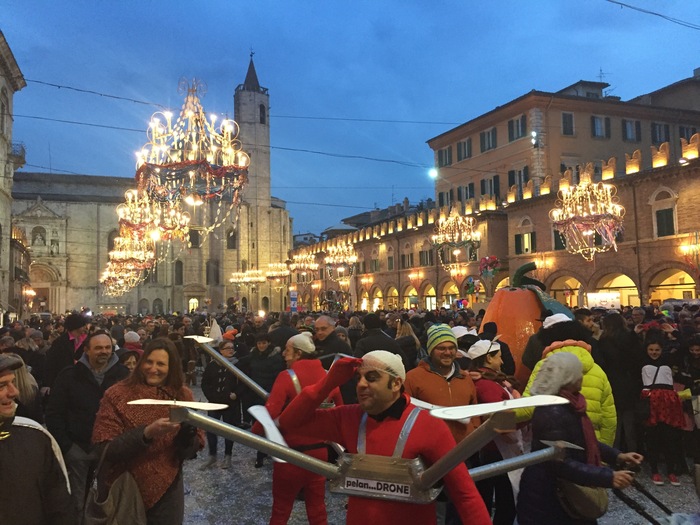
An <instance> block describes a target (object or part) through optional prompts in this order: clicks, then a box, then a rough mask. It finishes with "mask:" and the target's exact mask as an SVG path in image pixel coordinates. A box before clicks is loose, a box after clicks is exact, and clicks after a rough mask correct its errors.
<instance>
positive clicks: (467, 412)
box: [430, 395, 569, 420]
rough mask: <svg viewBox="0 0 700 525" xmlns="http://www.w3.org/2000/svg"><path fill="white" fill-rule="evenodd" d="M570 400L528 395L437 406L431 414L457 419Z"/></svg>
mask: <svg viewBox="0 0 700 525" xmlns="http://www.w3.org/2000/svg"><path fill="white" fill-rule="evenodd" d="M568 402H569V401H568V400H566V399H564V398H563V397H559V396H545V395H541V396H527V397H521V398H518V399H509V400H507V401H498V402H496V403H480V404H478V405H464V406H458V407H444V408H435V409H433V410H431V411H430V415H431V416H434V417H437V418H440V419H449V420H457V419H464V418H467V417H476V416H483V415H485V414H493V413H494V412H500V411H502V410H515V409H516V408H529V407H541V406H549V405H564V404H566V403H568Z"/></svg>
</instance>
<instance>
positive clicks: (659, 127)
mask: <svg viewBox="0 0 700 525" xmlns="http://www.w3.org/2000/svg"><path fill="white" fill-rule="evenodd" d="M668 137H669V128H668V124H660V123H658V122H652V123H651V142H652V144H661V143H662V142H668Z"/></svg>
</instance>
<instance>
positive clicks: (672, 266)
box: [295, 70, 700, 309]
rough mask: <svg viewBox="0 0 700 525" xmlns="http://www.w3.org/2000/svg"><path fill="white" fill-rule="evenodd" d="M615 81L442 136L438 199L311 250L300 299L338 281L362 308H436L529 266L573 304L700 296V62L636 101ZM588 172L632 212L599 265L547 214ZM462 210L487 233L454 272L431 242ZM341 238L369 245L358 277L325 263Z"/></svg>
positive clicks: (474, 297)
mask: <svg viewBox="0 0 700 525" xmlns="http://www.w3.org/2000/svg"><path fill="white" fill-rule="evenodd" d="M606 87H607V84H603V83H598V82H585V81H581V82H578V83H576V84H574V85H572V86H570V87H568V88H565V89H563V90H561V91H560V92H557V93H545V92H539V91H531V92H530V93H528V94H526V95H524V96H522V97H520V98H518V99H515V100H513V101H511V102H509V103H507V104H504V105H502V106H499V107H498V108H496V109H494V110H493V111H490V112H488V113H486V114H484V115H481V116H479V117H477V118H475V119H473V120H471V121H469V122H467V123H465V124H462V125H460V126H457V127H456V128H454V129H452V130H449V131H447V132H446V133H443V134H441V135H439V136H437V137H435V138H433V139H430V140H429V141H428V144H429V146H430V147H431V148H432V149H433V151H434V153H435V165H436V169H437V174H438V176H437V178H436V182H435V194H436V207H435V208H430V207H426V208H425V209H422V210H421V209H413V208H411V209H409V210H407V211H406V212H405V213H403V214H402V215H396V216H395V217H389V218H387V219H383V220H379V221H375V222H372V221H369V222H368V223H367V224H365V225H362V226H360V227H359V228H358V230H357V231H355V232H352V233H346V234H343V235H338V236H337V237H334V238H332V239H329V240H327V241H323V242H320V243H317V244H316V245H313V246H310V247H301V248H299V249H298V250H297V252H298V253H309V254H314V255H315V256H316V260H317V262H318V263H319V264H321V268H320V269H319V270H318V271H317V272H316V273H315V275H314V276H313V277H314V280H312V281H309V280H308V277H307V278H306V280H307V281H308V282H304V283H303V285H302V286H301V288H300V289H301V292H300V297H301V299H300V301H302V303H303V304H305V305H307V307H310V308H319V307H322V306H323V302H324V298H325V297H326V296H328V295H329V290H340V291H344V290H343V289H344V288H345V289H347V292H348V294H349V296H350V301H349V302H350V305H351V307H352V308H361V309H377V308H395V307H403V308H411V307H415V306H420V307H423V308H425V307H427V308H434V307H435V306H440V305H443V304H451V303H452V302H453V301H455V300H456V299H461V298H468V299H469V302H470V303H471V304H482V303H483V302H484V300H485V298H487V297H488V296H490V295H491V294H492V293H493V291H494V290H495V289H497V288H498V287H500V286H506V285H508V284H509V282H510V277H511V276H512V275H513V273H514V271H515V270H516V269H517V268H518V267H520V266H521V265H522V264H525V263H527V262H535V263H536V264H537V266H538V270H537V271H536V272H535V274H536V275H535V277H537V278H539V279H540V280H541V281H543V282H544V283H545V285H546V286H547V288H548V289H549V290H550V292H551V293H552V294H553V295H554V296H555V297H556V298H557V299H558V300H559V301H561V302H562V303H565V304H568V305H570V306H572V307H573V306H583V305H590V306H592V305H593V303H594V302H595V301H598V300H602V299H600V298H601V297H608V298H613V299H610V300H611V301H617V302H618V303H619V304H615V306H619V305H638V304H647V303H649V302H650V301H657V302H662V301H664V300H667V299H671V298H675V299H680V300H689V299H696V298H698V293H699V290H700V289H699V287H698V280H699V275H698V259H697V255H696V254H697V250H698V249H700V243H699V242H698V229H699V228H700V211H699V210H698V208H697V206H696V202H697V199H698V197H700V183H698V179H697V177H698V175H699V174H700V173H699V172H700V166H699V165H698V160H697V157H698V147H699V146H698V144H699V142H700V135H699V134H698V133H697V132H698V130H700V111H698V107H697V100H698V99H700V70H696V71H695V74H694V76H693V77H691V78H689V79H685V80H682V81H680V82H677V83H675V84H673V85H671V86H667V87H666V88H663V89H661V90H658V91H656V92H654V93H652V94H648V95H643V96H640V97H637V98H635V99H632V100H630V101H626V102H623V101H621V100H620V99H619V98H616V97H606V96H605V94H604V91H603V90H604V89H605V88H606ZM533 132H534V133H533ZM584 171H586V172H589V173H590V175H591V178H592V179H593V181H601V180H605V182H607V183H613V184H615V186H616V187H617V196H618V197H619V201H620V204H621V205H622V206H624V208H625V209H626V215H625V218H624V232H623V233H622V235H621V236H620V237H619V238H618V242H617V251H615V250H610V251H608V252H606V253H601V254H599V255H596V256H595V258H594V260H593V261H592V262H587V261H586V260H584V259H583V258H582V257H581V256H580V255H573V254H570V253H568V252H567V251H566V249H565V246H564V244H563V242H562V239H561V237H560V236H559V234H558V232H557V231H556V230H555V229H554V227H553V225H552V222H551V221H550V218H549V211H550V210H551V209H552V208H554V207H555V206H556V204H557V192H558V190H559V187H560V184H561V183H562V179H563V178H565V179H566V182H567V183H569V184H577V183H578V182H579V180H580V177H581V174H582V173H583V172H584ZM454 209H456V210H457V211H458V212H459V213H460V214H463V215H465V216H468V217H473V218H474V219H475V220H476V224H477V226H476V229H477V230H478V232H479V234H480V241H481V242H480V245H479V246H478V248H475V249H473V250H472V251H473V253H470V254H469V255H470V257H469V260H468V261H465V263H464V264H462V265H460V266H459V267H458V268H457V269H455V265H452V267H450V270H451V271H448V270H447V269H445V267H444V266H443V265H442V264H441V261H442V259H441V254H440V253H438V252H437V251H436V250H435V248H434V247H433V244H432V242H431V238H432V235H433V234H434V233H435V226H436V223H437V221H438V220H439V219H440V217H447V216H448V215H449V213H450V211H451V210H454ZM336 245H352V247H353V248H354V250H355V252H356V254H357V257H358V263H357V264H356V265H355V267H354V273H353V276H352V278H350V279H346V280H341V281H336V280H333V279H330V280H329V278H328V276H329V271H328V269H327V268H324V264H323V262H324V258H325V256H326V255H327V254H328V253H330V252H332V251H333V250H334V246H336ZM297 252H295V254H296V253H297ZM486 256H495V257H497V258H498V260H499V261H500V269H499V270H498V271H497V272H496V274H495V275H494V276H493V277H487V278H484V276H483V275H482V274H481V272H480V268H479V262H480V259H481V258H483V257H486ZM444 258H445V259H449V254H447V256H446V257H444ZM590 294H604V295H596V296H594V295H590ZM615 298H616V299H615Z"/></svg>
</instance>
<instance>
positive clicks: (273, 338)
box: [268, 324, 299, 351]
mask: <svg viewBox="0 0 700 525" xmlns="http://www.w3.org/2000/svg"><path fill="white" fill-rule="evenodd" d="M298 333H299V331H298V330H296V329H295V328H293V327H292V326H289V325H284V324H283V325H280V326H279V327H277V328H275V329H274V330H272V331H271V332H270V333H269V334H268V335H269V336H270V345H271V346H272V347H273V348H279V349H280V350H281V351H284V346H285V345H286V344H287V341H288V340H289V338H290V337H293V336H295V335H297V334H298Z"/></svg>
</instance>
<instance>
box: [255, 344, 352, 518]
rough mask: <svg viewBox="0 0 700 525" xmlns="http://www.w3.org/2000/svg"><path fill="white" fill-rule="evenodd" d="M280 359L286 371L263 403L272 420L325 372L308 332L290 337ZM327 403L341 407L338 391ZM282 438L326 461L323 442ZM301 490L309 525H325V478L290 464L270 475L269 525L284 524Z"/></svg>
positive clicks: (299, 437) (257, 426) (292, 436)
mask: <svg viewBox="0 0 700 525" xmlns="http://www.w3.org/2000/svg"><path fill="white" fill-rule="evenodd" d="M283 355H284V360H285V361H286V362H287V371H286V372H282V373H280V374H279V375H278V376H277V379H276V380H275V384H274V385H273V386H272V390H271V391H270V397H269V398H268V399H267V402H266V403H265V407H266V408H267V411H268V412H269V413H270V416H272V418H273V419H276V418H277V417H279V415H280V414H281V413H282V410H283V409H284V408H285V407H286V406H287V405H288V404H289V402H290V401H291V400H292V399H294V398H295V397H296V396H297V394H299V392H301V389H302V388H304V387H305V386H309V385H313V384H315V383H316V382H318V381H320V380H321V379H324V378H325V377H326V371H325V370H324V368H323V366H322V365H321V361H319V360H318V356H317V353H316V348H315V346H314V343H313V340H312V338H311V334H310V333H309V332H302V333H300V334H298V335H295V336H293V337H290V338H289V340H288V341H287V345H286V347H285V349H284V354H283ZM327 401H328V406H333V404H335V405H342V404H343V400H342V397H341V395H340V391H339V390H338V389H337V388H336V389H335V390H333V392H331V395H330V396H329V398H328V400H327ZM253 432H255V433H256V434H262V426H261V425H260V423H256V424H255V425H254V426H253ZM284 438H285V440H286V441H287V444H288V445H289V446H290V447H291V448H293V449H295V450H298V451H300V452H304V453H305V454H308V455H309V456H312V457H314V458H317V459H322V460H324V461H327V460H328V451H327V448H326V445H325V444H324V443H323V442H319V441H318V440H315V439H310V438H308V437H305V436H304V435H302V434H296V433H286V434H284ZM302 489H303V491H304V501H305V503H306V516H307V517H308V519H309V525H327V523H328V520H327V515H326V501H325V496H326V478H324V477H323V476H320V475H318V474H314V473H312V472H309V471H308V470H305V469H303V468H301V467H297V466H295V465H292V464H290V463H280V462H277V461H276V462H275V463H274V466H273V471H272V499H273V503H272V516H271V517H270V525H284V524H286V523H287V521H288V520H289V515H290V514H291V512H292V507H293V506H294V499H295V498H296V496H297V494H299V492H300V491H301V490H302Z"/></svg>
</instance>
